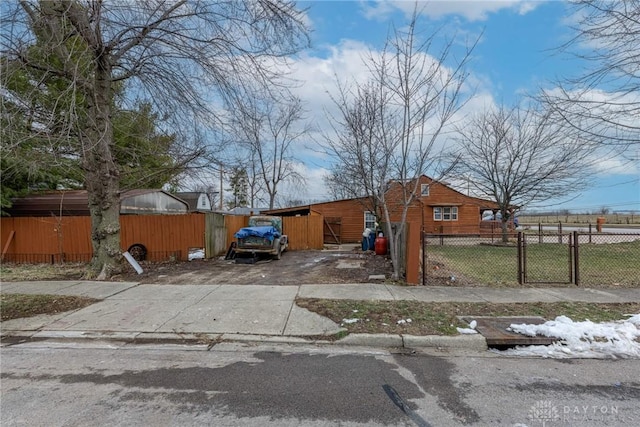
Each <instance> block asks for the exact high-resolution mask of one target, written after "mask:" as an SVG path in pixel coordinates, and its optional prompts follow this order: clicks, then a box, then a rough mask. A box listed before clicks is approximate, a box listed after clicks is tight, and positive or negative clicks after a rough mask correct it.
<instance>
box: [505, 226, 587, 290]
mask: <svg viewBox="0 0 640 427" xmlns="http://www.w3.org/2000/svg"><path fill="white" fill-rule="evenodd" d="M576 249H577V246H575V245H574V234H572V233H552V234H544V235H542V234H539V235H533V234H525V233H518V282H519V283H520V284H525V283H576V280H575V279H576V277H575V275H574V272H575V263H574V260H575V259H574V257H575V258H577V253H576V252H577V251H576Z"/></svg>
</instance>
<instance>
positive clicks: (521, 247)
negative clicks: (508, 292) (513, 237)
mask: <svg viewBox="0 0 640 427" xmlns="http://www.w3.org/2000/svg"><path fill="white" fill-rule="evenodd" d="M523 243H524V239H523V237H522V231H518V284H520V285H524V262H523V259H524V245H523Z"/></svg>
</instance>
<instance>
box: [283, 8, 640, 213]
mask: <svg viewBox="0 0 640 427" xmlns="http://www.w3.org/2000/svg"><path fill="white" fill-rule="evenodd" d="M298 4H299V6H300V7H302V8H307V12H306V14H307V20H308V24H309V26H310V27H311V29H312V33H311V44H312V47H311V49H308V50H306V51H304V52H302V53H300V54H299V55H298V57H296V58H294V59H293V60H292V65H293V73H292V77H293V78H294V79H296V80H297V81H298V84H297V86H296V87H295V88H294V89H293V92H294V93H295V94H296V95H298V96H299V97H300V98H302V100H303V101H304V102H305V103H306V107H307V111H308V118H309V119H310V120H311V121H312V122H313V123H314V125H315V126H316V129H322V128H323V127H326V126H327V122H326V120H327V119H326V114H325V111H327V110H328V111H330V110H331V108H332V103H331V99H330V96H329V94H330V93H335V91H336V81H340V82H342V83H345V82H350V81H354V80H358V79H361V78H363V77H364V76H365V75H366V69H365V67H364V65H363V63H362V58H363V56H364V55H366V54H367V53H368V52H371V51H373V52H375V51H379V50H380V49H381V48H382V46H383V45H384V42H385V40H386V38H387V35H388V34H389V31H390V28H391V25H395V26H396V27H402V26H403V25H405V24H406V23H407V19H408V16H409V15H410V14H411V12H412V10H413V6H414V2H412V1H394V2H389V1H302V2H298ZM419 7H424V8H423V12H422V20H421V21H420V25H419V30H424V31H425V32H426V33H430V32H433V31H434V30H435V29H438V31H440V32H441V33H442V34H446V35H453V34H456V35H457V38H456V40H459V43H460V45H462V44H463V43H465V42H466V40H474V39H477V38H478V37H479V36H480V42H479V44H478V46H477V47H476V49H475V50H474V53H473V57H472V60H471V62H470V64H469V67H468V71H469V72H470V76H469V80H468V82H470V84H472V85H473V87H474V91H473V98H472V99H471V100H470V102H469V103H468V104H467V106H466V107H465V108H466V109H467V111H465V114H474V113H477V112H480V111H482V110H483V109H484V108H486V107H487V106H497V105H500V104H505V105H511V104H513V103H514V102H516V101H517V100H518V99H521V97H522V96H523V95H526V94H533V93H535V92H537V90H538V89H539V88H540V87H545V88H550V87H553V82H554V81H557V80H558V79H560V78H562V77H564V76H571V75H575V72H576V71H579V70H582V69H584V67H585V66H586V64H584V63H581V62H580V61H579V60H578V59H576V58H574V57H570V56H568V55H566V54H561V53H560V52H559V50H558V49H557V48H558V47H559V46H560V45H561V44H562V43H563V42H565V41H567V40H568V39H569V38H570V37H571V36H572V35H573V33H572V31H571V29H570V26H569V24H570V22H571V16H569V14H568V10H567V4H566V3H565V2H563V1H518V0H513V1H511V0H498V1H481V0H477V1H474V0H469V1H458V0H447V1H444V0H432V1H429V2H420V3H419ZM314 144H316V143H315V142H314V141H313V139H309V140H306V141H301V142H300V143H299V146H298V147H297V148H296V153H295V155H296V157H297V158H298V159H299V160H300V164H299V165H298V168H299V171H300V172H301V173H302V174H303V176H305V177H306V179H307V184H306V186H305V188H304V189H303V188H301V187H298V188H282V190H281V191H280V194H281V196H284V198H289V199H301V200H307V201H311V200H326V199H327V197H328V195H327V193H326V191H325V189H324V185H323V182H322V176H323V175H324V174H326V172H327V170H328V168H329V167H330V164H331V161H330V159H327V158H325V157H323V156H322V155H321V154H320V153H319V152H318V150H317V147H314ZM599 156H600V155H599V154H598V153H594V158H595V157H599ZM635 157H636V158H638V156H637V153H635ZM603 207H606V208H608V209H609V210H610V211H628V210H636V211H638V210H640V165H639V164H638V162H637V161H635V162H632V161H625V160H624V159H622V158H608V159H603V160H602V161H600V163H599V164H598V166H597V168H596V171H595V172H594V174H593V175H592V176H591V178H590V182H589V185H588V187H587V188H586V189H585V190H584V191H582V192H580V193H574V194H570V195H568V196H567V197H566V198H565V199H564V200H553V201H550V202H547V203H545V204H544V205H539V206H531V207H529V208H530V209H536V208H537V209H539V210H550V209H569V210H571V211H572V212H596V211H599V210H600V209H602V208H603Z"/></svg>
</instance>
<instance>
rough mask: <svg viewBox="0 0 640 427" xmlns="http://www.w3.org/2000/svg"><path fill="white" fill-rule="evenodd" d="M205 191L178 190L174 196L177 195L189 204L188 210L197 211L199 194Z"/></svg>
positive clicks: (198, 208)
mask: <svg viewBox="0 0 640 427" xmlns="http://www.w3.org/2000/svg"><path fill="white" fill-rule="evenodd" d="M203 194H205V193H202V192H200V191H180V192H177V193H175V194H174V196H175V197H178V198H180V199H182V200H184V201H185V202H187V204H188V205H189V211H190V212H193V211H198V210H200V207H199V206H198V201H200V196H202V195H203Z"/></svg>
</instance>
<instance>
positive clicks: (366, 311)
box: [296, 298, 640, 335]
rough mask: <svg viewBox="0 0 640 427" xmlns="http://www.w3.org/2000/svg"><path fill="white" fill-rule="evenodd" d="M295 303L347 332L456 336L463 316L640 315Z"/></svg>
mask: <svg viewBox="0 0 640 427" xmlns="http://www.w3.org/2000/svg"><path fill="white" fill-rule="evenodd" d="M296 304H297V305H298V306H299V307H303V308H306V309H307V310H310V311H313V312H315V313H318V314H320V315H322V316H325V317H328V318H329V319H331V320H333V321H334V322H336V323H338V324H341V325H342V326H343V327H344V328H346V329H347V333H388V334H407V335H456V334H457V333H458V332H457V330H456V327H457V326H459V327H468V325H467V324H466V323H464V322H462V321H460V320H459V319H458V316H541V317H544V318H545V319H547V320H550V319H555V318H556V317H557V316H560V315H565V316H568V317H570V318H571V319H573V320H574V321H583V320H586V319H589V320H591V321H593V322H604V321H610V320H621V319H625V318H626V317H625V314H635V313H640V303H620V304H592V303H570V302H559V303H539V302H538V303H510V304H490V303H450V302H447V303H425V302H418V301H355V300H325V299H310V298H300V299H297V300H296ZM345 319H346V320H347V321H345ZM353 319H357V320H356V321H354V320H353ZM407 319H411V321H410V322H408V321H407ZM399 320H404V322H401V323H398V321H399Z"/></svg>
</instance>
